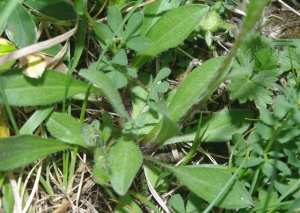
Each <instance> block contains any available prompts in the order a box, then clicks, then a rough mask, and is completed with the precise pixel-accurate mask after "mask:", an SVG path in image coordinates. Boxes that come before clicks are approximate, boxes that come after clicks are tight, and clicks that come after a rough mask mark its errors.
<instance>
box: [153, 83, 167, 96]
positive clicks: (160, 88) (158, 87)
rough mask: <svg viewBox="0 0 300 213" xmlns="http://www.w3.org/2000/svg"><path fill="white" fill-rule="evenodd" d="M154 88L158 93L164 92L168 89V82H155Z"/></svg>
mask: <svg viewBox="0 0 300 213" xmlns="http://www.w3.org/2000/svg"><path fill="white" fill-rule="evenodd" d="M155 89H156V90H157V92H159V93H165V92H167V91H168V89H169V83H168V82H162V83H160V84H157V85H156V86H155Z"/></svg>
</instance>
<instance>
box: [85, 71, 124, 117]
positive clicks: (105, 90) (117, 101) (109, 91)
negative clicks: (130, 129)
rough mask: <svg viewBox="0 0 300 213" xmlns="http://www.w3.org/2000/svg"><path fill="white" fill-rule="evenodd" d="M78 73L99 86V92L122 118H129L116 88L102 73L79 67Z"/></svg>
mask: <svg viewBox="0 0 300 213" xmlns="http://www.w3.org/2000/svg"><path fill="white" fill-rule="evenodd" d="M79 75H80V76H82V77H84V78H86V79H88V80H89V81H90V82H91V83H93V84H95V85H96V86H97V87H99V89H100V91H101V93H102V94H103V95H104V96H105V97H106V98H107V100H108V101H109V103H110V104H111V105H112V106H113V108H114V109H115V111H116V112H117V113H118V114H119V115H120V116H122V117H123V118H126V119H128V120H129V115H128V113H127V112H126V110H125V107H124V105H123V103H122V100H121V97H120V95H119V92H118V90H117V88H116V87H115V85H114V83H113V82H112V81H111V80H110V79H109V78H108V77H107V76H106V75H105V74H104V73H102V72H100V71H95V70H88V69H81V70H80V72H79Z"/></svg>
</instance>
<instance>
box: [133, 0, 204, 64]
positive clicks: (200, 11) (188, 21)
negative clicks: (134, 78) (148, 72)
mask: <svg viewBox="0 0 300 213" xmlns="http://www.w3.org/2000/svg"><path fill="white" fill-rule="evenodd" d="M207 11H208V7H207V6H205V5H200V4H197V5H192V4H190V5H186V6H182V7H179V8H176V9H174V10H171V11H169V12H167V13H166V14H164V15H163V16H162V17H161V18H160V19H159V20H158V21H157V22H156V23H155V24H154V25H153V26H152V27H151V29H150V30H149V31H148V32H147V34H146V37H147V38H148V39H150V40H151V41H152V42H153V43H152V45H151V46H150V47H149V48H148V49H147V50H145V51H143V52H139V53H138V54H137V55H136V57H135V58H134V60H133V62H132V64H131V67H132V68H136V69H138V68H140V67H141V66H142V65H143V64H144V63H145V62H147V61H148V60H150V59H152V58H154V57H155V56H156V55H157V54H159V53H161V52H163V51H165V50H167V49H169V48H171V47H174V46H176V45H178V44H180V43H181V42H182V41H183V40H184V39H185V38H187V37H188V36H189V34H190V33H191V32H192V31H193V30H194V29H195V27H196V26H197V25H198V23H199V21H200V20H201V18H202V17H203V16H204V15H205V14H206V12H207Z"/></svg>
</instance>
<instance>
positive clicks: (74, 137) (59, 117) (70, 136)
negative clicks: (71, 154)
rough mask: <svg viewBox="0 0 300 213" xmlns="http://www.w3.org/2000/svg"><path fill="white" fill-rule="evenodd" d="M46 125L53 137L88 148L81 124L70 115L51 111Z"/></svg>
mask: <svg viewBox="0 0 300 213" xmlns="http://www.w3.org/2000/svg"><path fill="white" fill-rule="evenodd" d="M46 126H47V129H48V131H49V132H50V133H51V135H52V136H53V137H55V138H57V139H59V140H61V141H63V142H66V143H70V144H76V145H80V146H83V147H86V148H88V146H87V143H86V137H85V135H84V132H83V128H82V124H81V123H80V122H78V121H77V120H76V119H75V118H73V117H72V116H69V115H66V114H61V113H53V114H52V115H51V117H50V118H49V120H48V121H47V124H46ZM87 126H89V125H87ZM91 129H92V127H91Z"/></svg>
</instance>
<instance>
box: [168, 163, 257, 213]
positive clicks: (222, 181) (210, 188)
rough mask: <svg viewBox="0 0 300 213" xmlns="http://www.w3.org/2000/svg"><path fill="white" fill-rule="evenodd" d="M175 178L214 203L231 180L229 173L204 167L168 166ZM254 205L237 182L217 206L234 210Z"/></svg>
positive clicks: (241, 185) (246, 192)
mask: <svg viewBox="0 0 300 213" xmlns="http://www.w3.org/2000/svg"><path fill="white" fill-rule="evenodd" d="M168 169H170V170H171V171H172V172H173V173H174V174H175V176H176V177H177V178H178V179H179V180H180V181H181V182H182V183H183V184H184V185H185V186H186V187H187V188H189V189H190V190H191V191H192V192H194V193H195V194H196V195H197V196H199V197H201V198H203V199H204V200H206V201H208V202H212V201H213V200H214V199H215V197H216V196H217V195H218V194H219V193H220V191H221V190H222V188H223V187H224V186H225V185H226V183H227V182H228V181H229V179H230V178H231V175H230V174H228V173H227V172H224V171H221V170H219V169H215V168H208V167H203V166H179V167H175V166H168ZM250 205H252V200H251V196H250V194H249V193H248V191H247V190H246V189H245V187H244V186H243V184H241V183H240V182H238V181H235V182H234V183H233V184H232V186H231V188H230V189H229V191H227V193H226V194H225V195H224V197H223V199H222V200H221V201H219V202H218V204H217V206H220V207H223V208H228V209H234V208H245V207H248V206H250Z"/></svg>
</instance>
